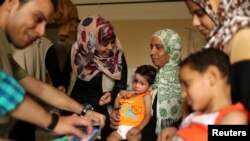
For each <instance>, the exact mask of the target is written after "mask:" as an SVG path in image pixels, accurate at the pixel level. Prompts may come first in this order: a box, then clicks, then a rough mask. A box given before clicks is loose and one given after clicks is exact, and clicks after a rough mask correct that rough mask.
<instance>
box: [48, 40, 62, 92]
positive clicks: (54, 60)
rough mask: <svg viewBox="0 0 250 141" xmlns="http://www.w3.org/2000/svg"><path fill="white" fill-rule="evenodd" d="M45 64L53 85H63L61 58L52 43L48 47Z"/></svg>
mask: <svg viewBox="0 0 250 141" xmlns="http://www.w3.org/2000/svg"><path fill="white" fill-rule="evenodd" d="M45 66H46V69H47V70H48V72H49V75H50V78H51V81H52V84H53V86H55V87H58V86H61V85H62V71H61V69H60V65H59V60H58V57H57V54H56V50H55V47H54V46H53V45H52V46H51V47H49V48H48V50H47V52H46V55H45Z"/></svg>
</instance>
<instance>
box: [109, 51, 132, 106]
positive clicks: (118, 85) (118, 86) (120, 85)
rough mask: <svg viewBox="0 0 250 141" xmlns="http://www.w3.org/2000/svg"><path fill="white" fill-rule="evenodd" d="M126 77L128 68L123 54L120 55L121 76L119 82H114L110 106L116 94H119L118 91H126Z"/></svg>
mask: <svg viewBox="0 0 250 141" xmlns="http://www.w3.org/2000/svg"><path fill="white" fill-rule="evenodd" d="M127 77H128V67H127V62H126V59H125V56H124V54H123V55H122V74H121V80H116V81H115V86H114V88H113V90H112V91H111V92H110V93H111V104H112V105H113V103H114V101H115V98H116V96H117V94H118V93H119V92H120V90H126V88H127Z"/></svg>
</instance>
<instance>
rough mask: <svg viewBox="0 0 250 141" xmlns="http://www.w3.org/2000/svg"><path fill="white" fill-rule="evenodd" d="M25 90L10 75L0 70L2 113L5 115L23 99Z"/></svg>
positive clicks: (0, 107)
mask: <svg viewBox="0 0 250 141" xmlns="http://www.w3.org/2000/svg"><path fill="white" fill-rule="evenodd" d="M24 94H25V91H24V89H23V88H22V86H21V85H20V84H19V83H18V82H17V81H16V80H15V79H14V78H13V77H11V76H10V75H8V74H6V73H5V72H3V71H1V70H0V115H5V114H6V113H8V112H9V111H12V110H13V109H15V108H16V106H17V105H18V104H20V103H21V102H22V101H23V98H24Z"/></svg>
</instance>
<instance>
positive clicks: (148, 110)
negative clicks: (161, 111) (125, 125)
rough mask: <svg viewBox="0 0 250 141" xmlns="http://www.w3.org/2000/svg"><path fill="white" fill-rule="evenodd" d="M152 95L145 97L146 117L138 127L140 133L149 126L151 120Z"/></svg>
mask: <svg viewBox="0 0 250 141" xmlns="http://www.w3.org/2000/svg"><path fill="white" fill-rule="evenodd" d="M151 100H152V96H151V95H145V96H144V104H145V116H144V119H143V121H142V122H141V123H140V124H139V125H138V126H137V127H138V128H139V129H140V131H141V130H142V129H143V128H144V127H145V126H146V125H147V124H148V122H149V120H150V118H151Z"/></svg>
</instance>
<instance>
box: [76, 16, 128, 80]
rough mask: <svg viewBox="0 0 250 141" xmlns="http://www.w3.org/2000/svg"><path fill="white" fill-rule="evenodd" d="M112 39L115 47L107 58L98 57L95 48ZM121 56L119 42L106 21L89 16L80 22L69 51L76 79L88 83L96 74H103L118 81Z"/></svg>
mask: <svg viewBox="0 0 250 141" xmlns="http://www.w3.org/2000/svg"><path fill="white" fill-rule="evenodd" d="M112 38H115V47H114V49H113V51H112V52H111V53H110V55H109V57H105V58H104V57H102V56H101V55H98V53H97V51H96V48H97V47H99V46H100V44H101V43H103V42H105V41H107V40H109V39H112ZM122 54H123V51H122V49H121V44H120V41H119V40H118V38H117V37H116V36H115V33H114V28H113V26H112V25H111V24H110V23H109V22H108V21H106V20H105V19H103V18H102V17H101V16H99V15H91V16H88V17H86V18H85V19H83V20H82V21H81V22H80V24H79V26H78V33H77V41H76V42H75V43H74V44H73V46H72V49H71V66H72V69H73V71H74V72H75V73H76V75H77V77H78V78H80V79H82V80H85V81H89V80H91V79H92V78H93V77H94V76H95V75H96V74H97V73H98V72H103V73H104V74H106V75H107V76H109V77H110V78H112V79H115V80H120V79H121V70H122V65H121V64H122V62H121V61H122V59H121V57H122Z"/></svg>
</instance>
